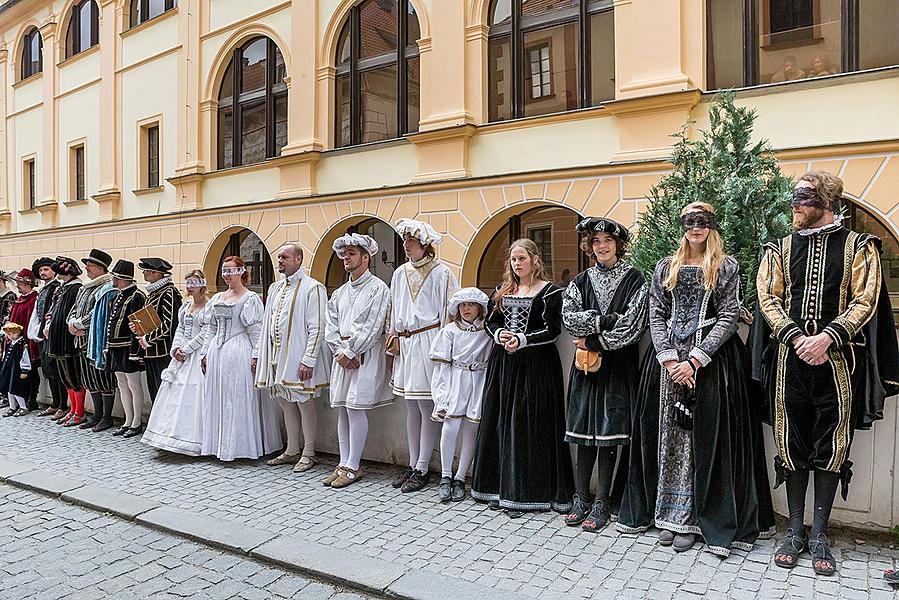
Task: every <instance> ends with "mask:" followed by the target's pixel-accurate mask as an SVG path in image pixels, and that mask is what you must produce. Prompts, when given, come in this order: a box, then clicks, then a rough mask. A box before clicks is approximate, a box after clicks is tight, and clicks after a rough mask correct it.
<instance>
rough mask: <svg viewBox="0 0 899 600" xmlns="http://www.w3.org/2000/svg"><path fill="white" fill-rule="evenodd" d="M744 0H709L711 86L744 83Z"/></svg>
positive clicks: (740, 84) (709, 68)
mask: <svg viewBox="0 0 899 600" xmlns="http://www.w3.org/2000/svg"><path fill="white" fill-rule="evenodd" d="M743 7H744V2H743V0H708V2H707V3H706V18H707V20H708V21H707V22H708V28H709V47H708V53H709V60H708V88H709V89H726V88H732V87H742V86H743V85H744V84H743V35H742V32H743Z"/></svg>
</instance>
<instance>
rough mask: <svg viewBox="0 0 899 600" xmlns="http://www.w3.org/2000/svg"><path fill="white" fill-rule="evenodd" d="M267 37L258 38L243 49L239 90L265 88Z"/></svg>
mask: <svg viewBox="0 0 899 600" xmlns="http://www.w3.org/2000/svg"><path fill="white" fill-rule="evenodd" d="M267 49H268V39H266V38H259V39H257V40H256V41H254V42H253V43H252V44H250V45H249V46H247V47H246V48H244V49H243V52H242V62H241V65H242V68H243V73H242V75H241V81H240V92H241V93H246V92H252V91H254V90H261V89H265V59H266V52H267Z"/></svg>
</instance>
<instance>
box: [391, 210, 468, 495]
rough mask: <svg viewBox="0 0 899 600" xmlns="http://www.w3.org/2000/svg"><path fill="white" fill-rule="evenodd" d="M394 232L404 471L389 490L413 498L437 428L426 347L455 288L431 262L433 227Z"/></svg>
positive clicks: (409, 224) (396, 376)
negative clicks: (400, 254) (399, 258)
mask: <svg viewBox="0 0 899 600" xmlns="http://www.w3.org/2000/svg"><path fill="white" fill-rule="evenodd" d="M396 232H397V233H398V234H399V235H400V236H402V238H403V248H404V249H405V251H406V256H407V257H408V258H409V260H408V261H407V262H406V263H404V264H403V265H402V266H400V267H399V268H398V269H397V270H396V271H395V272H394V273H393V279H392V281H391V284H390V300H391V306H390V315H389V317H388V323H389V325H388V340H389V343H388V347H387V353H388V354H389V355H390V356H392V357H393V377H392V379H391V382H390V385H391V387H392V389H393V393H394V394H396V395H397V396H401V397H403V398H405V399H406V439H407V441H408V444H409V466H408V467H407V468H406V469H403V471H402V472H400V473H399V474H398V475H397V476H396V478H395V479H394V481H393V487H395V488H400V490H401V491H403V492H416V491H418V490H420V489H422V488H423V487H424V486H425V485H427V483H428V481H429V480H430V473H429V469H428V464H429V463H430V461H431V453H432V452H433V451H434V444H435V442H436V441H437V435H438V434H439V433H440V423H437V422H435V421H433V420H432V419H431V414H433V412H434V401H433V398H432V395H431V375H432V372H433V370H434V363H433V362H432V361H431V360H430V358H429V356H430V353H431V344H432V343H433V341H434V339H435V338H436V337H437V334H438V333H439V331H440V328H441V327H443V326H444V325H445V324H446V323H447V319H448V311H447V308H448V307H449V301H450V297H451V296H452V295H453V294H454V293H455V292H456V290H457V289H459V284H458V282H457V281H456V276H455V275H454V274H453V272H452V271H450V269H449V267H447V266H446V265H445V264H443V263H442V262H440V261H439V260H437V259H436V252H435V247H436V246H437V245H438V244H440V242H441V241H442V240H443V238H442V236H441V235H440V234H439V233H437V231H436V230H435V229H434V228H433V227H431V226H430V225H429V224H427V223H424V222H422V221H417V220H415V219H400V220H399V221H398V222H397V224H396Z"/></svg>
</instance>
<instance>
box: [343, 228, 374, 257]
mask: <svg viewBox="0 0 899 600" xmlns="http://www.w3.org/2000/svg"><path fill="white" fill-rule="evenodd" d="M347 246H358V247H359V248H362V249H363V250H365V251H366V252H368V253H369V255H374V254H377V253H378V242H376V241H375V240H374V238H373V237H371V236H370V235H363V234H361V233H348V234H346V235H343V236H340V237H339V238H337V239H336V240H334V244H333V245H332V246H331V247H332V248H333V249H334V252H335V253H336V254H337V258H343V256H344V254H346V252H345V251H346V248H347Z"/></svg>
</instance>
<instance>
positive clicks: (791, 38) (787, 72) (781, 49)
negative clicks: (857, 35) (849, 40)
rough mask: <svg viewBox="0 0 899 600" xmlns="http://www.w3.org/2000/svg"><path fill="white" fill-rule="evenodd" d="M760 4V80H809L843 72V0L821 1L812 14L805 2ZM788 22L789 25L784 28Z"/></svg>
mask: <svg viewBox="0 0 899 600" xmlns="http://www.w3.org/2000/svg"><path fill="white" fill-rule="evenodd" d="M760 4H761V6H760V8H761V9H762V10H761V11H760V13H759V14H760V27H759V33H760V36H761V37H760V39H759V44H760V48H759V83H769V82H770V83H780V82H783V81H793V80H796V79H809V78H813V77H822V76H824V75H832V74H833V73H838V72H839V71H840V67H839V65H840V56H841V50H842V27H841V17H842V13H841V10H842V8H841V2H840V0H820V1H819V2H817V3H816V6H817V8H816V9H815V10H814V12H813V14H812V16H811V17H809V16H808V13H807V11H806V9H805V7H804V3H803V2H790V1H787V0H770V2H769V1H765V0H762V1H761V2H760ZM766 11H768V12H766ZM778 15H779V16H778ZM786 25H790V28H787V29H782V27H785V26H786ZM778 28H781V29H778Z"/></svg>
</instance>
